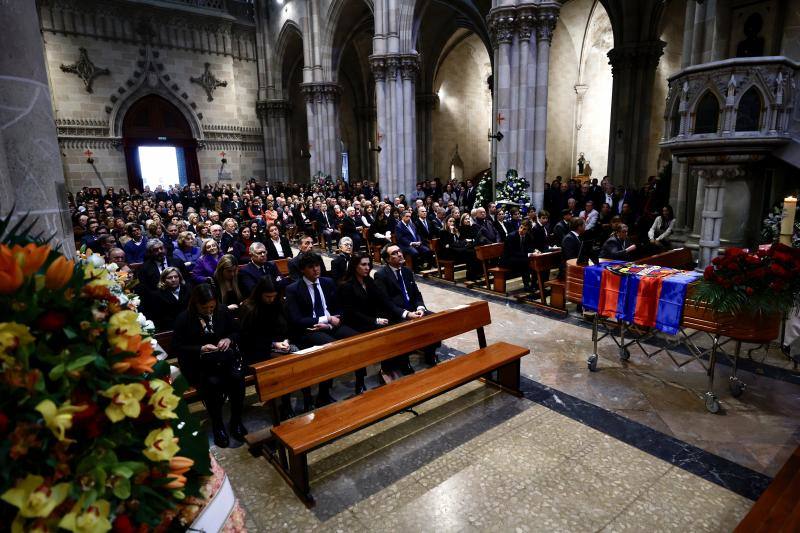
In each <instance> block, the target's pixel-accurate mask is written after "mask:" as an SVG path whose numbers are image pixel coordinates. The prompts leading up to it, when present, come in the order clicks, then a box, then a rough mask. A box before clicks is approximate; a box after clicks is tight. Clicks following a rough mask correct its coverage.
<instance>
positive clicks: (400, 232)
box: [395, 210, 433, 270]
mask: <svg viewBox="0 0 800 533" xmlns="http://www.w3.org/2000/svg"><path fill="white" fill-rule="evenodd" d="M395 232H396V233H397V244H398V246H399V247H400V250H402V252H403V254H408V255H409V256H411V258H412V260H413V264H414V268H415V269H416V270H419V269H420V268H421V267H422V263H423V262H428V263H430V261H431V259H432V258H433V253H432V252H431V250H430V248H428V242H427V241H426V240H424V239H423V237H421V236H420V234H419V233H418V232H417V228H416V226H415V225H414V223H413V222H412V221H411V211H409V210H405V211H403V214H402V218H401V219H400V223H399V224H397V226H396V227H395Z"/></svg>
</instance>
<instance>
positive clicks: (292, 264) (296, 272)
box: [289, 233, 328, 281]
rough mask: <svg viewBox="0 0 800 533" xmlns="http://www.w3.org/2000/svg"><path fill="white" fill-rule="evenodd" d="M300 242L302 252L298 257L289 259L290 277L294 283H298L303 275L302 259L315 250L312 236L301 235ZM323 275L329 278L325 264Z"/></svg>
mask: <svg viewBox="0 0 800 533" xmlns="http://www.w3.org/2000/svg"><path fill="white" fill-rule="evenodd" d="M298 242H299V248H300V251H299V252H298V254H297V255H296V256H294V257H292V258H291V259H289V277H290V278H292V281H297V280H298V279H300V276H301V275H302V273H301V272H300V258H301V257H302V256H303V255H305V254H308V253H312V252H313V249H314V246H313V245H314V239H313V238H312V237H311V235H306V234H304V233H301V234H300V237H299V241H298ZM322 275H323V276H324V277H328V271H327V270H326V269H325V264H324V263H323V265H322Z"/></svg>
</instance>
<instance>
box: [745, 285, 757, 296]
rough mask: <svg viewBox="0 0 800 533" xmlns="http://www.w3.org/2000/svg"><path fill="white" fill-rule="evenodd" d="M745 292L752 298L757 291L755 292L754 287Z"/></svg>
mask: <svg viewBox="0 0 800 533" xmlns="http://www.w3.org/2000/svg"><path fill="white" fill-rule="evenodd" d="M744 292H745V293H747V295H748V296H752V295H753V293H754V292H755V291H754V290H753V287H747V288H746V289H745V290H744Z"/></svg>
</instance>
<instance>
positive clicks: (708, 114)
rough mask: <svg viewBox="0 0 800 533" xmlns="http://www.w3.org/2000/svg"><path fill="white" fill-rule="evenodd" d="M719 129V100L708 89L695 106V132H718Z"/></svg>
mask: <svg viewBox="0 0 800 533" xmlns="http://www.w3.org/2000/svg"><path fill="white" fill-rule="evenodd" d="M718 129H719V100H717V97H716V96H714V94H713V93H712V92H711V91H707V92H706V94H704V95H703V96H702V98H700V101H699V102H698V103H697V107H696V108H695V119H694V133H716V132H717V130H718Z"/></svg>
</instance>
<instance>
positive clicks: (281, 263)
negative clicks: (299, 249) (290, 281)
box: [273, 258, 289, 278]
mask: <svg viewBox="0 0 800 533" xmlns="http://www.w3.org/2000/svg"><path fill="white" fill-rule="evenodd" d="M273 262H274V263H275V267H276V268H277V269H278V274H280V275H281V276H282V277H284V278H285V277H286V276H288V275H289V260H288V259H286V258H284V259H276V260H275V261H273Z"/></svg>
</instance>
